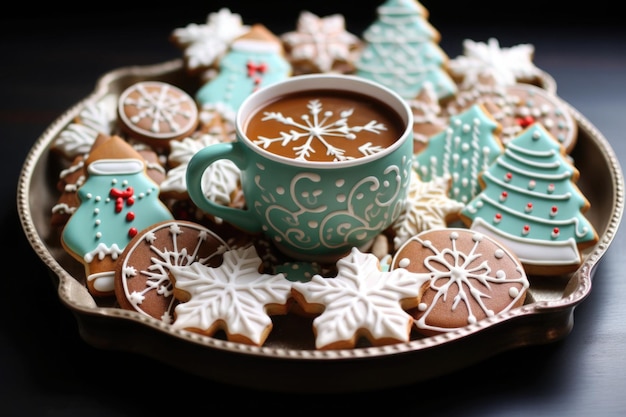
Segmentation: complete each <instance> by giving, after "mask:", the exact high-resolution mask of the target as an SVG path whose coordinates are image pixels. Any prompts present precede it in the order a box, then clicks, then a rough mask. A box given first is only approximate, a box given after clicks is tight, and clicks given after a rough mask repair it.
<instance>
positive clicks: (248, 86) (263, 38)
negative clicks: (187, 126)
mask: <svg viewBox="0 0 626 417" xmlns="http://www.w3.org/2000/svg"><path fill="white" fill-rule="evenodd" d="M291 74H292V68H291V64H290V63H289V61H287V58H285V51H284V49H283V45H282V42H281V41H280V38H278V37H277V36H276V35H274V34H273V33H272V32H271V31H270V30H269V29H267V27H265V26H264V25H261V24H256V25H253V26H252V27H251V28H250V31H248V32H247V33H245V34H244V35H242V36H240V37H238V38H237V39H235V40H234V41H233V42H232V44H231V46H230V49H229V50H228V52H227V53H226V54H225V55H224V57H223V58H222V59H221V60H220V62H219V71H218V74H217V75H216V76H215V77H214V78H212V79H210V80H209V81H208V82H206V83H205V84H204V85H202V86H201V87H200V88H199V89H198V91H197V92H196V96H195V98H196V100H197V102H198V103H199V104H200V106H201V107H204V106H206V105H217V104H220V105H222V106H224V107H226V108H228V109H230V110H231V111H233V112H236V111H237V109H238V108H239V105H240V104H241V102H242V101H243V100H244V99H245V98H247V97H248V96H249V95H250V94H251V93H252V92H254V91H256V90H258V89H259V88H261V87H264V86H267V85H270V84H273V83H275V82H277V81H281V80H284V79H285V78H287V77H289V76H291Z"/></svg>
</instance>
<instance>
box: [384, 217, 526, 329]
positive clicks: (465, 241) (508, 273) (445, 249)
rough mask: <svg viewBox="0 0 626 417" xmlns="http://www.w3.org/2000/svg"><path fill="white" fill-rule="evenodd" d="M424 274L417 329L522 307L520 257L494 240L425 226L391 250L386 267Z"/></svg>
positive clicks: (461, 323)
mask: <svg viewBox="0 0 626 417" xmlns="http://www.w3.org/2000/svg"><path fill="white" fill-rule="evenodd" d="M401 270H407V271H411V272H413V273H415V274H418V276H421V275H423V274H426V275H428V276H429V277H430V278H429V279H428V283H427V285H426V288H425V291H424V293H423V294H422V296H421V300H420V303H419V305H418V306H417V308H416V309H414V310H411V314H412V315H413V317H414V318H415V327H416V328H417V330H418V331H419V332H420V333H422V334H424V335H427V336H430V335H434V334H439V333H443V332H448V331H451V330H455V329H458V328H461V327H464V326H466V325H468V324H473V323H476V322H477V321H479V320H482V319H484V318H487V317H492V316H494V315H496V314H498V313H503V312H506V311H508V310H510V309H512V308H515V307H518V306H520V305H522V304H523V303H524V301H525V299H526V292H527V289H528V287H529V285H530V284H529V281H528V278H527V276H526V272H525V270H524V268H523V267H522V264H521V263H520V261H519V259H518V258H517V257H516V256H515V254H513V253H512V252H510V251H509V250H508V249H506V248H505V247H504V246H502V244H500V243H499V242H498V241H497V240H495V239H493V238H490V237H488V236H486V235H483V234H481V233H477V232H474V231H471V230H468V229H464V228H444V229H434V230H427V231H424V232H422V233H419V234H417V235H415V236H413V237H412V238H411V239H409V240H408V241H406V242H405V244H404V245H402V247H401V248H400V249H399V250H398V251H397V252H396V254H395V255H394V257H393V260H392V264H391V271H392V272H394V271H395V272H397V271H401Z"/></svg>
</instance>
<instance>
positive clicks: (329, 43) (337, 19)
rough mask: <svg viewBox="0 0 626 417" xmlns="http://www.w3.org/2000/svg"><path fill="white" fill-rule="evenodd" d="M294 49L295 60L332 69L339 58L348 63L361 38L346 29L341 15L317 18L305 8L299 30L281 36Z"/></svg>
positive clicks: (325, 69) (328, 70)
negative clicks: (306, 61)
mask: <svg viewBox="0 0 626 417" xmlns="http://www.w3.org/2000/svg"><path fill="white" fill-rule="evenodd" d="M281 39H282V40H283V42H285V44H287V45H288V46H289V47H290V48H291V56H292V58H294V59H296V60H308V61H310V62H312V63H313V64H314V65H315V66H316V67H317V69H318V70H319V71H320V72H330V71H331V70H332V68H333V64H334V63H335V62H336V61H342V62H349V60H350V55H351V51H352V49H353V48H354V47H355V46H356V45H358V43H359V38H358V37H357V36H355V35H353V34H351V33H349V32H347V31H346V30H345V19H344V17H343V16H342V15H340V14H333V15H330V16H326V17H322V18H320V17H318V16H316V15H315V14H313V13H311V12H308V11H303V12H302V13H301V14H300V17H299V19H298V27H297V30H296V31H293V32H287V33H285V34H283V35H282V36H281Z"/></svg>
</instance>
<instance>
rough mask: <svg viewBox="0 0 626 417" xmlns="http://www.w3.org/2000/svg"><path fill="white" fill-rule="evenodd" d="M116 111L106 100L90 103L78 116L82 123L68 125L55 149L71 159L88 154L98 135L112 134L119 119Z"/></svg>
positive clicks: (55, 143)
mask: <svg viewBox="0 0 626 417" xmlns="http://www.w3.org/2000/svg"><path fill="white" fill-rule="evenodd" d="M112 109H113V110H112ZM114 109H115V107H112V106H111V105H110V104H109V103H107V102H106V101H105V100H103V101H99V102H96V103H93V102H88V103H87V104H85V107H84V108H83V109H82V110H81V111H80V113H79V115H78V116H79V120H80V122H78V123H70V124H69V125H67V127H66V128H65V129H63V130H62V131H61V132H60V133H59V136H58V137H57V138H56V139H55V141H54V144H53V146H54V148H55V149H56V150H58V151H59V152H61V153H62V154H63V155H64V156H65V157H67V158H69V159H73V158H74V157H76V156H78V155H83V154H86V153H88V152H89V151H90V150H91V146H92V145H93V143H94V141H95V140H96V137H98V134H100V133H103V134H107V135H108V134H110V133H111V131H112V126H113V124H114V121H115V120H116V117H117V116H116V114H115V110H114Z"/></svg>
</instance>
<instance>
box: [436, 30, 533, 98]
mask: <svg viewBox="0 0 626 417" xmlns="http://www.w3.org/2000/svg"><path fill="white" fill-rule="evenodd" d="M463 49H464V52H463V55H461V56H458V57H457V58H455V59H451V60H450V61H449V65H448V68H449V70H450V72H451V73H452V74H453V75H456V76H458V77H462V78H463V82H462V83H463V85H464V86H469V85H472V84H475V83H477V82H478V81H479V77H480V76H481V75H485V74H490V75H492V76H493V77H494V78H495V80H496V82H497V83H498V84H501V85H513V84H515V83H516V82H517V81H518V80H520V79H529V78H530V79H531V78H534V77H535V76H537V74H538V72H539V69H538V68H537V67H536V66H535V65H534V64H533V62H532V60H533V54H534V51H535V48H534V46H533V45H531V44H520V45H516V46H513V47H510V48H501V47H500V43H499V42H498V40H497V39H495V38H490V39H489V40H488V42H487V43H484V42H475V41H473V40H471V39H466V40H465V41H464V42H463Z"/></svg>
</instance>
